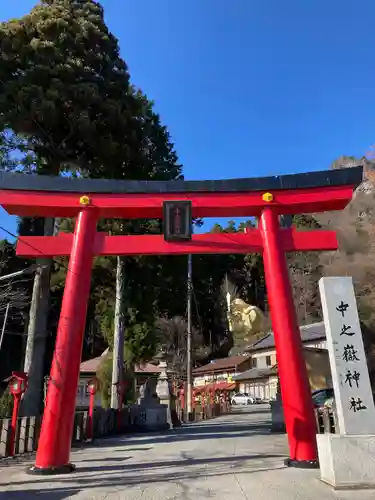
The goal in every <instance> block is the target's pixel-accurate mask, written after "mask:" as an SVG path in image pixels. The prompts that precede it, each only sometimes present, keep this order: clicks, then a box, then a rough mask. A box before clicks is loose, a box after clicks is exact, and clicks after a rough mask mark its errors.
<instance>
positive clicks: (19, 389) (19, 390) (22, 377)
mask: <svg viewBox="0 0 375 500" xmlns="http://www.w3.org/2000/svg"><path fill="white" fill-rule="evenodd" d="M8 380H9V390H10V392H11V394H12V395H13V398H14V404H13V413H12V423H11V429H10V437H9V456H11V457H13V456H14V453H15V438H16V428H17V418H18V412H19V406H20V401H21V398H22V394H24V392H25V391H26V389H27V375H26V373H24V372H13V373H12V376H11V377H10V379H8Z"/></svg>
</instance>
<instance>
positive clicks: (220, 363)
mask: <svg viewBox="0 0 375 500" xmlns="http://www.w3.org/2000/svg"><path fill="white" fill-rule="evenodd" d="M250 367H251V357H250V356H249V355H248V354H245V355H239V356H230V357H229V358H221V359H214V360H212V361H211V362H210V363H207V364H206V365H203V366H200V367H199V368H194V370H193V382H194V387H195V388H196V389H198V390H199V389H203V388H207V386H209V385H210V384H214V385H215V386H216V387H217V386H218V384H220V387H221V389H222V390H232V389H235V383H234V382H233V377H234V376H235V375H238V374H239V373H241V372H243V371H245V370H247V369H248V368H250Z"/></svg>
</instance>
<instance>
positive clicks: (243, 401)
mask: <svg viewBox="0 0 375 500" xmlns="http://www.w3.org/2000/svg"><path fill="white" fill-rule="evenodd" d="M254 402H255V401H254V398H253V397H252V396H249V395H248V394H246V393H245V392H237V394H235V395H234V396H233V397H232V399H231V403H232V405H252V404H254Z"/></svg>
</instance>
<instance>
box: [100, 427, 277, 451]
mask: <svg viewBox="0 0 375 500" xmlns="http://www.w3.org/2000/svg"><path fill="white" fill-rule="evenodd" d="M255 434H256V435H269V434H270V426H269V424H268V423H266V422H264V423H263V422H261V423H259V424H257V425H256V426H255V425H249V424H246V423H243V424H241V425H238V424H237V425H233V424H225V423H224V424H223V423H220V424H219V423H217V424H201V425H200V424H192V425H186V427H179V428H177V429H171V430H169V431H166V432H163V433H150V434H144V433H143V434H130V435H126V434H123V435H122V436H116V437H112V436H111V437H108V438H104V439H102V440H100V441H96V442H95V448H106V447H113V446H115V445H118V446H124V445H130V446H131V445H140V444H145V445H150V444H158V443H173V442H177V441H194V440H199V441H200V440H202V439H225V438H234V437H247V436H253V435H255Z"/></svg>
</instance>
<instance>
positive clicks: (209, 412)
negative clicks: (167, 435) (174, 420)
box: [177, 403, 231, 422]
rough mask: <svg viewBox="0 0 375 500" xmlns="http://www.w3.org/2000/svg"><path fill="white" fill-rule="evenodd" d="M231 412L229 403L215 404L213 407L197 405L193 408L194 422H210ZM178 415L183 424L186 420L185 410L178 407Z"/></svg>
mask: <svg viewBox="0 0 375 500" xmlns="http://www.w3.org/2000/svg"><path fill="white" fill-rule="evenodd" d="M230 410H231V406H230V404H229V403H215V404H213V405H209V404H206V405H204V406H201V405H196V407H195V408H193V415H192V421H193V422H199V421H200V420H209V419H211V418H215V417H218V416H219V415H225V414H226V413H229V412H230ZM177 415H178V418H179V419H180V421H181V422H184V421H185V420H187V419H185V412H184V409H183V408H181V407H180V405H178V407H177Z"/></svg>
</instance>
